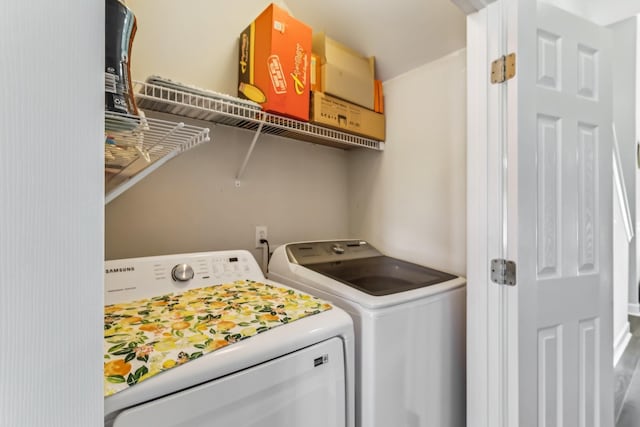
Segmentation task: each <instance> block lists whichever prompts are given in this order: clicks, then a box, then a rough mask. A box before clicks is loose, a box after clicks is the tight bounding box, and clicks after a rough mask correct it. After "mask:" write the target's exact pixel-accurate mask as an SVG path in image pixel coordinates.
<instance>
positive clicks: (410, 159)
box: [349, 50, 466, 274]
mask: <svg viewBox="0 0 640 427" xmlns="http://www.w3.org/2000/svg"><path fill="white" fill-rule="evenodd" d="M465 67H466V57H465V50H460V51H457V52H455V53H453V54H451V55H448V56H446V57H444V58H441V59H439V60H437V61H434V62H431V63H429V64H426V65H424V66H422V67H419V68H416V69H414V70H412V71H410V72H408V73H406V74H403V75H401V76H398V77H396V78H394V79H391V80H389V81H386V82H385V83H384V91H385V111H386V112H387V144H386V147H385V152H384V153H383V155H382V156H380V155H377V153H350V159H349V160H350V168H349V199H350V203H349V231H350V232H351V234H352V236H353V237H358V238H363V239H367V240H369V241H370V242H371V243H372V244H374V245H375V246H378V247H379V248H380V249H382V250H384V251H385V252H387V253H388V254H389V255H392V256H396V257H400V258H404V259H407V260H410V261H413V262H416V263H420V264H426V265H430V266H433V267H435V268H439V269H443V270H446V271H450V272H452V273H456V274H465V272H466V74H465Z"/></svg>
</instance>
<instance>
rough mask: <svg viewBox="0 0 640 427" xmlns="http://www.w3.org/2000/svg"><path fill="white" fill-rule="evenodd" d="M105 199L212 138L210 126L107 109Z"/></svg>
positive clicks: (108, 199) (114, 196)
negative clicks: (202, 126) (203, 126)
mask: <svg viewBox="0 0 640 427" xmlns="http://www.w3.org/2000/svg"><path fill="white" fill-rule="evenodd" d="M104 127H105V130H104V134H105V144H104V173H105V193H106V196H105V202H106V203H109V202H110V201H111V200H113V199H114V198H116V197H117V196H119V195H120V194H122V193H123V192H124V191H126V190H127V189H129V188H130V187H131V186H133V185H134V184H136V183H137V182H138V181H140V180H141V179H142V178H144V177H145V176H147V175H148V174H149V173H151V172H152V171H154V170H155V169H157V168H158V167H160V166H161V165H162V164H164V163H166V162H167V161H168V160H169V159H171V158H173V157H175V156H176V155H178V154H180V153H182V152H184V151H187V150H189V149H191V148H193V147H195V146H196V145H198V144H201V143H203V142H206V141H209V139H210V138H209V129H207V128H201V127H197V126H190V125H185V124H184V123H175V122H170V121H166V120H158V119H153V118H147V117H144V116H131V115H126V114H120V113H115V112H105V124H104Z"/></svg>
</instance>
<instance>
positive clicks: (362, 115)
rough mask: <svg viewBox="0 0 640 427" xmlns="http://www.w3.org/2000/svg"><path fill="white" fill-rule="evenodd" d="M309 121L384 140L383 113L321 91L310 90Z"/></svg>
mask: <svg viewBox="0 0 640 427" xmlns="http://www.w3.org/2000/svg"><path fill="white" fill-rule="evenodd" d="M309 121H310V122H311V123H315V124H319V125H323V126H327V127H331V128H334V129H338V130H342V131H345V132H349V133H354V134H357V135H361V136H364V137H367V138H372V139H376V140H378V141H384V138H385V123H384V114H378V113H376V112H373V111H371V110H368V109H366V108H363V107H360V106H359V105H355V104H351V103H350V102H347V101H344V100H342V99H338V98H335V97H333V96H331V95H327V94H326V93H322V92H311V108H310V114H309Z"/></svg>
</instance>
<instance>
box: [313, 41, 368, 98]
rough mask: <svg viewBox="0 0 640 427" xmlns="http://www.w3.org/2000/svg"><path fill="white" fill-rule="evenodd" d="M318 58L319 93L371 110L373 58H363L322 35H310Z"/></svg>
mask: <svg viewBox="0 0 640 427" xmlns="http://www.w3.org/2000/svg"><path fill="white" fill-rule="evenodd" d="M313 52H314V53H316V54H317V55H318V56H319V57H320V62H321V73H320V74H321V79H320V80H321V84H320V89H321V91H322V92H324V93H327V94H330V95H333V96H337V97H339V98H342V99H344V100H346V101H349V102H352V103H354V104H358V105H361V106H363V107H365V108H368V109H370V110H373V108H374V96H375V95H374V92H375V89H374V87H375V84H374V77H375V58H373V57H370V58H366V57H364V56H362V55H360V54H359V53H357V52H355V51H353V50H351V49H349V48H348V47H346V46H345V45H343V44H341V43H339V42H337V41H335V40H333V39H331V38H330V37H327V35H326V34H324V33H318V34H314V35H313Z"/></svg>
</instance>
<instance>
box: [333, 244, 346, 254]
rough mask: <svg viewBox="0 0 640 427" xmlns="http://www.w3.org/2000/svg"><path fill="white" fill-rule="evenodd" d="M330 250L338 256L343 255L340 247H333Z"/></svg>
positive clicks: (342, 249)
mask: <svg viewBox="0 0 640 427" xmlns="http://www.w3.org/2000/svg"><path fill="white" fill-rule="evenodd" d="M331 250H332V251H333V252H334V253H336V254H338V255H342V254H343V253H344V248H343V247H342V246H340V245H333V246H332V247H331Z"/></svg>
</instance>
